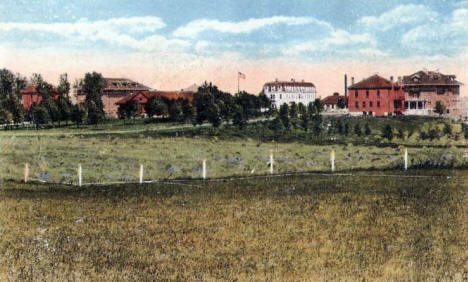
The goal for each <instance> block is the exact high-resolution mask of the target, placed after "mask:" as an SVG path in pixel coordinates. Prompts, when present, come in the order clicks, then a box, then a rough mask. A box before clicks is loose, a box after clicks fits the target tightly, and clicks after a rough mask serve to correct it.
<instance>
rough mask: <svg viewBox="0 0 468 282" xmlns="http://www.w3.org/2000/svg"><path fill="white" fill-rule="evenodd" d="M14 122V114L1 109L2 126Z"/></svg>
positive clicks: (0, 122)
mask: <svg viewBox="0 0 468 282" xmlns="http://www.w3.org/2000/svg"><path fill="white" fill-rule="evenodd" d="M12 122H13V114H12V113H10V112H9V111H8V110H5V109H0V124H10V123H12Z"/></svg>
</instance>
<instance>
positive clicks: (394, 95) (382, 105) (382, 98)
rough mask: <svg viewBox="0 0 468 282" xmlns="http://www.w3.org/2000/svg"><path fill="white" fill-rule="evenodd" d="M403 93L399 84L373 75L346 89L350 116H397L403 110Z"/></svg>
mask: <svg viewBox="0 0 468 282" xmlns="http://www.w3.org/2000/svg"><path fill="white" fill-rule="evenodd" d="M404 99H405V93H404V91H403V88H402V87H401V84H400V83H399V82H394V81H393V78H391V79H390V80H387V79H385V78H383V77H381V76H379V75H377V74H376V75H373V76H371V77H368V78H366V79H364V80H362V81H360V82H358V83H355V84H353V85H351V86H350V87H348V110H349V113H350V114H351V115H371V116H388V115H399V114H402V113H403V110H404V108H403V107H404Z"/></svg>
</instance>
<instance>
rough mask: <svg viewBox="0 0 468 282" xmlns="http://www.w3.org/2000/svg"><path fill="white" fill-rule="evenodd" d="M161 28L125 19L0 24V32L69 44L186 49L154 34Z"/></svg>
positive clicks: (156, 22)
mask: <svg viewBox="0 0 468 282" xmlns="http://www.w3.org/2000/svg"><path fill="white" fill-rule="evenodd" d="M165 26H166V25H165V23H164V22H163V21H162V20H161V19H160V18H158V17H128V18H111V19H107V20H99V21H88V20H86V19H81V20H79V21H76V22H70V23H68V22H62V23H20V22H3V23H0V32H35V33H40V34H53V35H58V36H62V37H65V38H67V39H68V41H69V42H70V41H71V42H87V41H92V42H97V41H104V42H107V43H110V44H113V45H118V46H123V47H129V48H133V49H137V50H141V51H164V50H170V51H178V50H183V49H184V48H186V47H188V45H189V43H188V42H186V41H183V40H180V39H167V38H165V37H164V36H161V35H158V34H154V33H155V32H156V31H158V30H159V29H161V28H163V27H165ZM148 34H149V35H148ZM136 36H139V38H137V37H136Z"/></svg>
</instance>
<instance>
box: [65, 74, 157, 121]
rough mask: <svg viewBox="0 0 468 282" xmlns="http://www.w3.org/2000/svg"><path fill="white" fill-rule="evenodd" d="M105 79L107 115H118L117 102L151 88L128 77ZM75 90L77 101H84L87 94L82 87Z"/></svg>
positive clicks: (104, 95) (103, 98)
mask: <svg viewBox="0 0 468 282" xmlns="http://www.w3.org/2000/svg"><path fill="white" fill-rule="evenodd" d="M104 81H105V86H104V89H103V93H102V104H103V106H104V112H105V113H106V115H108V116H111V117H117V116H118V106H117V105H116V102H118V101H120V100H121V99H122V98H125V97H129V96H131V95H133V94H136V93H138V92H146V91H150V90H151V89H150V88H149V87H148V86H145V85H143V84H141V83H138V82H135V81H133V80H130V79H126V78H104ZM74 92H75V93H74V95H75V98H76V102H77V103H83V102H84V100H85V98H86V95H85V93H83V92H82V91H81V88H80V87H77V88H75V89H74Z"/></svg>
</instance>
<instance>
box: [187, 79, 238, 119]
mask: <svg viewBox="0 0 468 282" xmlns="http://www.w3.org/2000/svg"><path fill="white" fill-rule="evenodd" d="M227 95H229V96H230V94H228V93H224V92H222V91H220V90H219V89H218V88H217V87H216V86H214V85H212V84H211V83H210V84H208V83H207V82H205V83H204V84H203V85H202V86H200V87H199V88H198V91H197V93H195V95H194V99H193V105H194V107H195V110H196V116H195V121H194V125H196V124H202V123H203V122H204V121H208V122H210V123H211V124H212V125H213V126H215V127H217V126H219V125H221V122H222V118H226V119H227V118H230V116H231V112H230V109H231V106H232V105H231V101H232V97H229V98H228V96H227ZM221 110H222V112H221Z"/></svg>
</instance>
